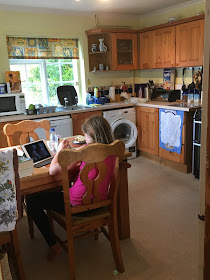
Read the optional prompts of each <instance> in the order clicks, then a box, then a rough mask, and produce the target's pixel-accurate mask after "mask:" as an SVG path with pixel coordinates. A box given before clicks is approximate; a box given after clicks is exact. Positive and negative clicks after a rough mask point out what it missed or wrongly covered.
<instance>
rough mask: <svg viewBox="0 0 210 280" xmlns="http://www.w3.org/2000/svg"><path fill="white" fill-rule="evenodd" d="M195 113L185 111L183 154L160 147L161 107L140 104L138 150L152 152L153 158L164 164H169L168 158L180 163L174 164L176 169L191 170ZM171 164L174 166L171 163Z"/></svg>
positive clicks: (137, 113)
mask: <svg viewBox="0 0 210 280" xmlns="http://www.w3.org/2000/svg"><path fill="white" fill-rule="evenodd" d="M193 114H194V111H192V112H185V113H184V121H183V128H182V150H181V154H178V153H175V152H170V151H167V150H165V149H163V148H160V147H159V109H156V108H148V107H140V106H139V107H136V116H137V117H136V119H137V129H138V150H140V151H142V152H146V153H147V156H148V155H149V154H150V155H151V156H150V157H151V159H152V160H153V159H154V161H156V162H159V163H163V161H164V163H163V164H164V165H168V164H167V160H168V161H171V162H174V164H178V165H179V166H177V165H174V167H175V169H178V170H180V171H181V170H185V171H186V172H191V171H192V143H193V141H192V137H193ZM154 156H156V157H154ZM168 163H169V162H168ZM169 165H170V166H173V165H171V164H169ZM180 166H182V167H183V168H181V167H180ZM185 171H184V172H185Z"/></svg>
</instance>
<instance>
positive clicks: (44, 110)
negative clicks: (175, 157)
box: [38, 106, 56, 114]
mask: <svg viewBox="0 0 210 280" xmlns="http://www.w3.org/2000/svg"><path fill="white" fill-rule="evenodd" d="M55 109H56V106H45V107H41V106H40V107H38V110H39V114H46V113H54V112H55Z"/></svg>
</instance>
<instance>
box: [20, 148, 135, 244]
mask: <svg viewBox="0 0 210 280" xmlns="http://www.w3.org/2000/svg"><path fill="white" fill-rule="evenodd" d="M129 156H131V154H130V153H129V152H125V154H124V156H123V157H121V158H120V166H119V176H118V178H119V181H120V182H119V192H118V229H119V237H120V239H126V238H129V237H130V220H129V201H128V174H127V169H128V168H129V167H130V164H129V163H128V162H127V158H128V157H129ZM59 186H62V180H61V175H55V176H52V175H50V174H49V167H48V166H44V167H40V168H34V173H33V174H32V175H29V176H26V177H23V178H21V179H20V193H21V196H24V195H27V194H33V193H37V192H41V191H45V190H50V189H53V188H56V187H59Z"/></svg>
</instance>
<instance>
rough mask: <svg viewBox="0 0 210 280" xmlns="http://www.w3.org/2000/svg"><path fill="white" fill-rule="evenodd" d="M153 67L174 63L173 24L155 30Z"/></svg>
mask: <svg viewBox="0 0 210 280" xmlns="http://www.w3.org/2000/svg"><path fill="white" fill-rule="evenodd" d="M153 34H154V35H153V36H154V40H153V42H154V44H153V48H154V67H155V68H166V67H174V65H175V26H171V27H167V28H161V29H158V30H155V31H154V33H153Z"/></svg>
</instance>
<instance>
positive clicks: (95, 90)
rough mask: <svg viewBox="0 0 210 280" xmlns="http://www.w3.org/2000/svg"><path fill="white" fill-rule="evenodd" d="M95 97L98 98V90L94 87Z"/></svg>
mask: <svg viewBox="0 0 210 280" xmlns="http://www.w3.org/2000/svg"><path fill="white" fill-rule="evenodd" d="M94 96H95V97H97V98H98V88H97V87H94Z"/></svg>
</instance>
